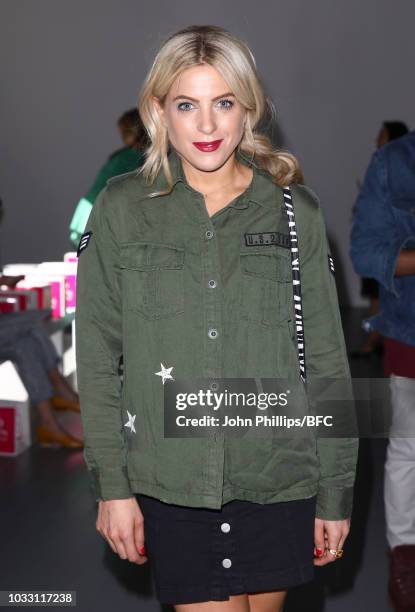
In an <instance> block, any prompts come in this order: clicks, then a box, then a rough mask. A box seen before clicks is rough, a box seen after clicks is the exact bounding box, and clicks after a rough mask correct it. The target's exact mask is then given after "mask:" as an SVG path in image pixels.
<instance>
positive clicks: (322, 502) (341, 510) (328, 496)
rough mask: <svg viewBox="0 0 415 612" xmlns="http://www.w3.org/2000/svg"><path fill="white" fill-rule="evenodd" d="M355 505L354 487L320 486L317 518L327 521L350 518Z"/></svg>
mask: <svg viewBox="0 0 415 612" xmlns="http://www.w3.org/2000/svg"><path fill="white" fill-rule="evenodd" d="M352 507H353V487H344V488H342V489H335V488H330V489H329V488H326V487H319V489H318V492H317V507H316V518H319V519H323V520H325V521H341V520H343V519H346V518H350V517H351V514H352Z"/></svg>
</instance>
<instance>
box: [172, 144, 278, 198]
mask: <svg viewBox="0 0 415 612" xmlns="http://www.w3.org/2000/svg"><path fill="white" fill-rule="evenodd" d="M236 156H237V158H238V160H239V161H240V162H241V163H243V164H245V165H246V166H251V167H252V168H253V171H254V175H253V179H252V182H251V184H250V186H249V188H248V189H247V190H246V192H245V193H244V194H243V195H242V196H241V197H239V198H236V201H235V202H234V203H232V204H230V206H232V207H234V208H247V207H248V206H249V202H255V203H256V204H259V205H260V206H267V201H266V197H265V195H266V194H268V192H269V189H270V188H271V189H272V186H273V187H274V188H275V184H273V183H272V181H271V178H270V176H269V174H268V173H267V172H266V171H263V170H261V169H259V167H258V165H257V163H256V161H255V157H254V164H250V163H249V160H248V159H247V156H246V155H245V154H243V153H241V152H240V151H239V150H238V149H237V150H236ZM168 160H169V165H170V170H171V173H172V177H173V189H175V187H176V185H177V184H178V183H180V182H181V183H183V185H184V186H185V187H187V188H188V189H192V187H191V186H190V185H189V183H188V182H187V179H186V176H185V174H184V171H183V165H182V160H181V158H180V156H179V155H178V153H177V152H176V150H175V149H173V147H171V149H170V152H169V154H168ZM274 198H275V195H274ZM273 205H274V206H275V201H274V203H273Z"/></svg>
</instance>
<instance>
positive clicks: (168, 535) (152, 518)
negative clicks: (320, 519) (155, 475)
mask: <svg viewBox="0 0 415 612" xmlns="http://www.w3.org/2000/svg"><path fill="white" fill-rule="evenodd" d="M136 498H137V501H138V503H139V506H140V508H141V511H142V514H143V517H144V539H145V547H146V553H147V556H148V561H149V563H150V568H151V573H152V577H153V581H154V586H155V591H156V596H157V599H158V600H159V601H160V603H166V604H171V605H172V604H184V603H196V602H203V601H211V600H216V601H225V600H228V599H229V596H230V595H237V594H239V593H254V592H257V591H274V590H281V589H287V588H289V587H293V586H295V585H299V584H303V583H305V582H308V581H310V580H312V579H313V578H314V563H313V560H314V519H315V511H316V496H313V497H310V498H307V499H299V500H293V501H287V502H277V503H271V504H258V503H253V502H249V501H242V500H234V501H231V502H228V503H226V504H224V505H223V506H222V508H221V509H220V510H216V509H210V508H189V507H185V506H179V505H176V504H168V503H165V502H162V501H160V500H158V499H156V498H154V497H150V496H148V495H144V494H141V493H138V494H136Z"/></svg>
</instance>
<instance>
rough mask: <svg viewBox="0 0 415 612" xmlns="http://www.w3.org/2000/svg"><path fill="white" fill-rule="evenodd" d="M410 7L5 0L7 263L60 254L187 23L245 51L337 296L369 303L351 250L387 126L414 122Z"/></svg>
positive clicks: (370, 2)
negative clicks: (157, 62)
mask: <svg viewBox="0 0 415 612" xmlns="http://www.w3.org/2000/svg"><path fill="white" fill-rule="evenodd" d="M414 22H415V3H414V2H413V1H412V0H398V1H397V2H394V3H392V2H390V1H389V0H363V1H362V0H290V1H289V2H285V1H284V2H283V1H279V0H278V1H274V2H261V1H258V0H257V1H255V2H252V0H251V1H248V0H237V1H236V0H234V1H233V2H223V0H209V2H195V1H194V0H193V1H188V0H175V2H167V1H163V0H152V2H137V1H133V0H118V1H117V2H116V1H115V0H113V1H109V0H82V1H81V0H71V1H70V2H69V0H65V1H63V0H1V3H0V23H1V25H0V33H1V35H0V54H1V58H2V59H1V83H2V92H3V93H2V95H1V102H0V104H1V160H0V197H1V198H2V199H3V203H4V207H5V212H6V214H5V217H4V219H3V223H2V226H1V234H0V235H1V243H2V246H1V248H2V260H3V263H9V262H40V261H44V260H59V259H61V258H62V254H63V252H64V251H66V250H71V245H70V243H69V240H68V224H69V221H70V219H71V217H72V213H73V210H74V207H75V205H76V203H77V201H78V199H79V197H80V196H81V195H82V194H83V193H84V192H85V191H86V190H87V189H88V188H89V186H90V184H91V182H92V180H93V178H94V175H95V173H96V171H97V170H98V168H99V167H100V165H101V164H102V163H103V162H104V161H105V159H106V158H107V156H108V155H109V153H110V152H112V150H114V149H115V148H118V147H119V146H120V141H119V138H118V133H117V129H116V125H115V122H116V119H117V117H118V116H119V114H120V113H121V112H122V111H124V110H125V109H127V108H129V107H131V106H134V105H135V103H136V99H137V92H138V90H139V87H140V83H141V81H142V79H143V77H144V76H145V74H146V71H147V69H148V67H149V65H150V62H151V60H152V58H153V56H154V53H155V51H156V50H157V48H158V46H159V44H160V43H161V41H162V40H163V39H164V38H165V36H166V35H168V34H170V33H171V32H174V31H175V30H177V29H178V28H180V27H183V26H185V25H189V24H192V23H204V24H206V23H214V24H218V25H221V26H224V27H226V28H228V29H230V30H231V31H232V32H234V33H235V34H237V35H239V36H241V37H242V38H244V39H245V40H246V41H247V43H248V44H249V45H250V47H251V49H252V51H253V53H254V55H255V57H256V60H257V64H258V67H259V69H260V72H261V74H262V76H263V80H264V82H265V84H266V87H267V89H268V92H269V94H270V95H271V97H272V98H273V100H274V102H275V104H276V107H277V111H278V118H279V129H280V131H281V134H282V137H283V143H284V146H285V147H287V148H289V149H290V150H292V152H293V153H294V154H295V155H297V156H298V157H299V159H300V161H301V163H302V165H303V168H304V172H305V176H306V181H307V183H308V184H309V185H310V186H311V187H312V188H313V189H314V191H316V193H317V194H318V195H319V197H320V199H321V202H322V206H323V208H324V211H325V217H326V221H327V226H328V231H329V239H330V241H331V243H332V248H333V254H334V255H335V257H336V263H337V279H338V286H339V292H340V299H341V302H342V303H343V304H344V305H361V304H364V303H365V301H363V300H362V298H361V297H360V283H359V278H358V277H357V276H356V274H355V273H354V271H353V268H352V265H351V262H350V260H349V256H348V246H349V237H350V223H351V212H352V206H353V204H354V201H355V198H356V194H357V180H361V179H362V178H363V175H364V172H365V169H366V167H367V164H368V161H369V158H370V155H371V154H372V152H373V150H374V146H375V137H376V134H377V131H378V129H379V126H380V123H381V121H382V120H384V119H401V120H404V121H406V122H407V123H408V124H409V127H410V128H413V127H415V105H414V99H415V81H414V79H413V78H412V76H411V75H413V70H414V65H413V58H414V49H413V27H414Z"/></svg>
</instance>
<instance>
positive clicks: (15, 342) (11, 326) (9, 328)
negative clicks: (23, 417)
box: [0, 310, 61, 404]
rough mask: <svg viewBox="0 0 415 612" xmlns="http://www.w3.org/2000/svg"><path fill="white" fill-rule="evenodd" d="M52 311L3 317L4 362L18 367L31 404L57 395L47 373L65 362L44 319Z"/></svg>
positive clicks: (0, 325)
mask: <svg viewBox="0 0 415 612" xmlns="http://www.w3.org/2000/svg"><path fill="white" fill-rule="evenodd" d="M49 313H50V310H28V311H26V312H11V313H5V314H1V315H0V361H4V360H10V361H12V362H13V363H14V365H15V366H16V369H17V371H18V373H19V376H20V378H21V379H22V382H23V384H24V386H25V387H26V390H27V393H28V395H29V399H30V401H31V403H33V404H37V403H38V402H41V401H44V400H47V399H50V398H51V397H52V395H54V392H53V387H52V384H51V382H50V380H49V377H48V374H47V372H48V371H49V370H51V369H52V368H56V367H57V364H58V363H59V362H60V361H61V358H60V357H59V355H58V353H57V352H56V349H55V346H54V344H53V342H52V341H51V339H50V338H49V336H48V334H47V332H46V329H45V326H44V322H43V319H44V318H45V316H46V315H47V314H49Z"/></svg>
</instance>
